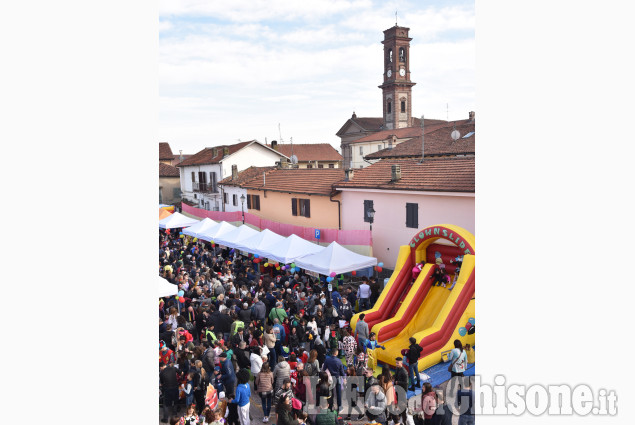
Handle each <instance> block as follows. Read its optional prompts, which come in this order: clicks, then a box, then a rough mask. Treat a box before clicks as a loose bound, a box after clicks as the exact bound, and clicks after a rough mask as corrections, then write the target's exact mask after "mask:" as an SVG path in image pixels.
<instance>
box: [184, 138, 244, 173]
mask: <svg viewBox="0 0 635 425" xmlns="http://www.w3.org/2000/svg"><path fill="white" fill-rule="evenodd" d="M251 142H253V140H251V141H249V142H240V143H236V144H235V145H222V146H214V147H212V148H205V149H203V150H202V151H200V152H198V153H195V154H194V155H192V156H190V157H189V158H187V159H185V160H183V162H181V163H179V164H177V167H185V166H186V165H205V164H217V163H218V162H220V161H221V160H222V159H223V157H224V154H223V151H224V148H229V155H231V154H233V153H234V152H236V151H238V150H240V149H242V148H244V147H245V146H247V145H248V144H250V143H251ZM214 149H216V150H217V151H218V152H217V153H216V156H214Z"/></svg>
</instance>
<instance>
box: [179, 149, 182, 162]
mask: <svg viewBox="0 0 635 425" xmlns="http://www.w3.org/2000/svg"><path fill="white" fill-rule="evenodd" d="M179 162H183V151H182V150H181V149H179Z"/></svg>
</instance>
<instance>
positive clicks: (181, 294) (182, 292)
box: [179, 289, 185, 297]
mask: <svg viewBox="0 0 635 425" xmlns="http://www.w3.org/2000/svg"><path fill="white" fill-rule="evenodd" d="M184 295H185V291H183V290H182V289H181V290H180V291H179V297H182V296H184Z"/></svg>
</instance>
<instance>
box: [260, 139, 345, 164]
mask: <svg viewBox="0 0 635 425" xmlns="http://www.w3.org/2000/svg"><path fill="white" fill-rule="evenodd" d="M267 146H269V147H271V145H267ZM275 150H277V151H278V152H280V153H281V154H283V155H285V156H288V157H291V155H292V154H293V155H295V156H297V157H298V161H341V160H342V155H340V154H339V152H338V151H336V150H335V148H334V147H333V146H331V144H329V143H304V144H296V143H294V144H293V145H291V144H282V145H281V144H278V145H277V146H276V148H275ZM292 150H293V152H292Z"/></svg>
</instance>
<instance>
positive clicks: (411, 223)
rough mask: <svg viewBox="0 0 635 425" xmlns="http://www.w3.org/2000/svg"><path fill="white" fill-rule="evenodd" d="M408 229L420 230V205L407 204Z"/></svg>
mask: <svg viewBox="0 0 635 425" xmlns="http://www.w3.org/2000/svg"><path fill="white" fill-rule="evenodd" d="M406 227H413V228H416V229H418V228H419V204H409V203H407V204H406Z"/></svg>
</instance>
